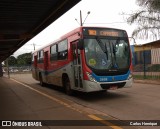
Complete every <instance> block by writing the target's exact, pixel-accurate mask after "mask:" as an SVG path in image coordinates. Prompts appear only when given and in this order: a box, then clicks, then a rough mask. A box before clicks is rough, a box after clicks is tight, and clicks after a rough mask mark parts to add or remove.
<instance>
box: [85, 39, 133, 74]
mask: <svg viewBox="0 0 160 129" xmlns="http://www.w3.org/2000/svg"><path fill="white" fill-rule="evenodd" d="M84 48H85V58H86V62H87V65H88V66H89V67H90V68H93V69H96V70H104V69H105V70H109V71H116V70H117V71H118V70H121V69H126V68H129V65H130V50H129V43H128V40H127V38H122V37H121V38H115V37H114V38H112V37H110V38H106V37H102V38H96V37H95V38H85V39H84Z"/></svg>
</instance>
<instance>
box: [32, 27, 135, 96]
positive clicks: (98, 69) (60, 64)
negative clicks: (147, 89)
mask: <svg viewBox="0 0 160 129" xmlns="http://www.w3.org/2000/svg"><path fill="white" fill-rule="evenodd" d="M32 75H33V78H35V79H36V80H38V81H40V84H41V85H44V84H45V83H47V84H53V85H56V86H61V87H64V89H65V91H66V93H67V94H71V93H72V91H73V90H78V91H82V92H93V91H101V90H109V89H117V88H122V87H131V85H132V82H133V77H132V64H131V50H130V45H129V40H128V36H127V33H126V31H124V30H120V29H113V28H101V27H79V28H77V29H75V30H73V31H71V32H69V33H67V34H66V35H64V36H62V37H61V38H60V39H59V40H57V41H55V42H52V43H50V44H49V45H47V46H45V47H43V48H41V49H39V50H37V51H35V52H34V53H33V55H32Z"/></svg>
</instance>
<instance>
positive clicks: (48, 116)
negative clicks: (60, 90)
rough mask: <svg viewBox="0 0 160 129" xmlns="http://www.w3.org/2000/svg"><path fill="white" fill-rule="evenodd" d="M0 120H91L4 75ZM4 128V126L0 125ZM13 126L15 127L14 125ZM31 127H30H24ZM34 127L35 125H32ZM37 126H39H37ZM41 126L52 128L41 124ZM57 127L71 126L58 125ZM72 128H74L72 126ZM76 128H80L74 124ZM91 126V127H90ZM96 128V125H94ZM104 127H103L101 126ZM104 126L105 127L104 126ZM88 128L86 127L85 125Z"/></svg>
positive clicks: (0, 95)
mask: <svg viewBox="0 0 160 129" xmlns="http://www.w3.org/2000/svg"><path fill="white" fill-rule="evenodd" d="M0 120H1V121H3V120H91V119H90V118H89V117H88V116H87V115H85V114H82V113H80V112H78V111H76V110H72V109H71V108H67V107H66V106H64V105H63V104H60V103H57V102H56V101H53V100H51V99H48V98H47V97H45V96H43V95H41V94H39V93H37V92H35V91H33V90H30V89H29V88H26V87H24V86H22V85H21V84H18V83H16V82H15V81H13V80H11V79H8V78H6V77H0ZM1 128H5V129H6V127H1ZM8 128H9V127H8ZM14 128H15V127H14ZM18 128H19V127H18ZM25 128H31V127H25ZM33 128H35V127H33ZM38 128H39V127H38ZM41 128H44V129H45V128H54V129H55V127H52V126H51V127H47V126H43V127H41ZM57 128H61V129H62V128H71V127H63V126H58V127H56V129H57ZM72 128H75V127H74V126H73V127H72ZM76 128H81V127H78V126H76ZM92 128H93V127H92ZM95 128H96V127H95ZM102 128H104V127H102ZM105 128H106V127H105ZM86 129H88V127H86Z"/></svg>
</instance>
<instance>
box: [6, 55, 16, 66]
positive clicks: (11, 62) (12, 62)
mask: <svg viewBox="0 0 160 129" xmlns="http://www.w3.org/2000/svg"><path fill="white" fill-rule="evenodd" d="M4 64H5V66H7V61H5V62H4ZM8 65H9V66H16V65H17V59H16V58H15V57H14V56H10V57H9V58H8Z"/></svg>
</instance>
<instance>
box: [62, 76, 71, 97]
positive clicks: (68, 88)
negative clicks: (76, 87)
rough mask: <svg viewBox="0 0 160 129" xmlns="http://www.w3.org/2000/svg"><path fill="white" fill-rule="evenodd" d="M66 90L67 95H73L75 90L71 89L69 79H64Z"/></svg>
mask: <svg viewBox="0 0 160 129" xmlns="http://www.w3.org/2000/svg"><path fill="white" fill-rule="evenodd" d="M64 88H65V93H66V94H67V95H73V90H72V89H71V84H70V81H69V78H68V77H66V78H65V79H64Z"/></svg>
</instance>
